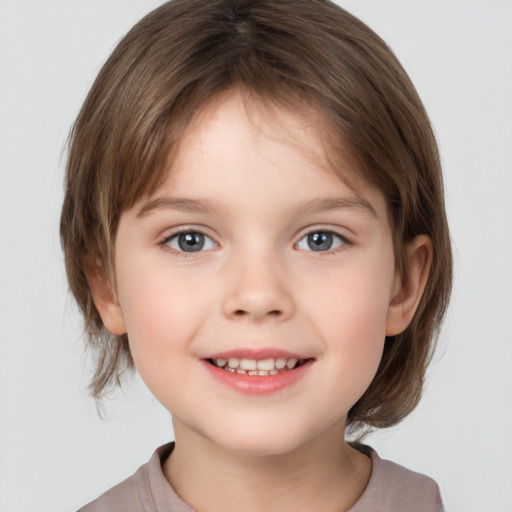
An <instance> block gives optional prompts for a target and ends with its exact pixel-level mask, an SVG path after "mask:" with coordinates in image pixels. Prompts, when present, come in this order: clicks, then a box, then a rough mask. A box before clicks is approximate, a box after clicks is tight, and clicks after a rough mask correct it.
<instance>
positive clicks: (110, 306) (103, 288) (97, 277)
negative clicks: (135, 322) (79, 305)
mask: <svg viewBox="0 0 512 512" xmlns="http://www.w3.org/2000/svg"><path fill="white" fill-rule="evenodd" d="M87 281H88V282H89V287H90V289H91V293H92V297H93V299H94V305H95V306H96V309H97V310H98V312H99V314H100V316H101V320H102V321H103V325H104V326H105V327H106V328H107V329H108V330H109V331H110V332H111V333H112V334H116V335H118V336H119V335H121V334H125V333H126V325H125V322H124V316H123V312H122V310H121V306H120V304H119V301H118V300H117V297H116V293H115V289H114V286H113V284H112V280H111V279H110V278H107V277H106V276H105V272H104V270H103V267H102V265H101V262H99V261H96V262H94V264H92V265H90V266H89V267H88V269H87Z"/></svg>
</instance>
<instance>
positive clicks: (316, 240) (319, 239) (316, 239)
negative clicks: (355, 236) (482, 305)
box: [308, 232, 332, 251]
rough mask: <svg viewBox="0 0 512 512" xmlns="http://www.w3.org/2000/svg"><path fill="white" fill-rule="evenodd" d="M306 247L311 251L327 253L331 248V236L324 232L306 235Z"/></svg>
mask: <svg viewBox="0 0 512 512" xmlns="http://www.w3.org/2000/svg"><path fill="white" fill-rule="evenodd" d="M308 245H309V247H310V248H311V250H312V251H328V250H329V249H330V248H331V246H332V234H331V233H326V232H320V233H311V234H310V235H308Z"/></svg>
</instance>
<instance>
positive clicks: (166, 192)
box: [99, 94, 399, 455]
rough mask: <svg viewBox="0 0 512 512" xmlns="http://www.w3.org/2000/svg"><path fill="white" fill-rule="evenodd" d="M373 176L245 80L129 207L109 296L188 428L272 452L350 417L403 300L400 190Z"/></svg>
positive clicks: (148, 377)
mask: <svg viewBox="0 0 512 512" xmlns="http://www.w3.org/2000/svg"><path fill="white" fill-rule="evenodd" d="M248 107H249V109H248ZM347 166H348V171H347V172H350V173H353V176H356V175H357V172H358V170H357V169H355V168H350V163H349V161H348V160H347ZM358 188H359V191H358V194H356V193H355V192H354V190H353V189H351V188H349V187H348V186H347V185H346V184H345V183H344V182H343V181H342V180H341V179H339V178H338V177H337V176H335V174H334V173H333V172H332V171H330V170H329V166H328V162H327V158H326V155H325V153H324V144H322V140H321V137H320V135H319V132H318V130H317V129H316V128H315V125H314V123H313V122H312V121H311V120H309V121H308V119H307V117H306V116H302V115H299V114H296V113H291V112H290V111H288V110H284V109H279V108H277V110H276V111H275V112H274V113H273V114H271V113H270V112H269V110H268V109H266V108H265V107H263V106H261V105H258V104H257V103H256V102H254V101H253V102H250V103H247V102H244V100H243V99H242V98H241V96H240V95H238V94H232V95H230V96H226V97H225V98H224V99H222V100H221V101H218V102H216V103H212V104H211V105H210V106H208V107H207V108H206V109H205V110H204V111H203V112H202V113H201V114H200V115H198V117H197V118H196V119H195V121H194V122H193V123H192V125H191V126H190V128H189V129H188V131H187V133H186V135H185V137H184V139H183V141H182V143H181V145H180V149H179V152H178V156H177V158H176V159H175V161H174V162H173V164H172V168H170V170H169V174H168V177H167V180H166V181H165V182H164V183H163V185H162V186H161V187H160V188H159V189H158V190H157V191H156V192H155V193H154V194H153V195H152V196H151V197H149V198H147V197H146V198H144V199H142V200H140V201H139V202H138V203H137V204H135V206H134V207H133V208H131V209H130V210H128V211H126V212H124V213H123V214H122V216H121V219H120V223H119V229H118V232H117V236H116V241H115V248H116V259H115V266H116V278H117V293H116V299H113V300H112V303H111V304H110V305H108V306H107V307H104V308H103V309H102V307H101V306H100V308H99V309H100V310H102V317H103V319H104V321H105V324H106V326H107V328H109V329H110V330H111V331H112V332H114V333H117V334H119V333H122V332H125V331H126V332H128V336H129V340H130V348H131V352H132V355H133V359H134V361H135V365H136V367H137V369H138V371H139V373H140V375H141V376H142V378H143V379H144V381H145V382H146V384H147V386H148V387H149V389H150V390H151V391H152V392H153V394H154V395H155V396H156V398H157V399H158V400H159V401H160V402H161V403H162V404H163V405H164V406H165V407H166V408H167V409H168V410H169V411H170V412H171V413H172V415H173V421H174V422H175V430H176V432H177V433H178V432H181V433H186V432H188V433H189V434H190V433H193V434H194V436H197V435H199V436H200V438H205V439H207V440H209V441H211V442H213V443H214V444H215V445H217V446H218V447H220V448H222V449H224V450H228V451H231V452H236V453H246V454H262V455H263V454H278V453H287V452H289V451H291V450H293V449H295V448H298V447H300V446H302V445H304V444H305V443H307V442H308V441H312V440H314V439H315V438H317V437H318V436H320V435H323V434H326V433H328V432H331V433H332V432H334V431H336V432H337V433H338V434H339V433H340V432H343V428H344V425H345V419H346V414H347V411H348V410H349V409H350V407H351V406H352V405H353V404H354V403H355V402H356V401H357V400H358V398H359V397H360V396H361V395H362V394H363V392H364V391H365V390H366V389H367V387H368V386H369V384H370V382H371V381H372V379H373V377H374V375H375V373H376V370H377V367H378V365H379V361H380V359H381V354H382V350H383V345H384V340H385V336H386V334H395V333H394V332H393V333H391V332H389V331H390V330H393V329H394V326H395V325H396V322H395V323H393V322H394V320H393V315H395V313H394V311H395V310H396V309H397V308H398V307H399V306H397V305H395V300H394V299H395V296H396V295H397V294H398V291H399V290H398V288H399V280H398V278H397V277H396V275H395V262H394V257H393V244H392V235H391V229H390V225H389V221H388V215H387V210H386V204H385V200H384V197H383V195H382V194H381V193H380V192H379V191H378V190H377V189H375V188H373V187H372V186H370V185H367V184H364V183H363V184H362V186H360V187H358ZM296 365H297V366H296ZM229 367H231V368H229ZM283 367H284V368H283ZM255 372H256V373H257V374H256V375H254V373H255ZM258 372H259V374H258ZM178 442H179V440H178Z"/></svg>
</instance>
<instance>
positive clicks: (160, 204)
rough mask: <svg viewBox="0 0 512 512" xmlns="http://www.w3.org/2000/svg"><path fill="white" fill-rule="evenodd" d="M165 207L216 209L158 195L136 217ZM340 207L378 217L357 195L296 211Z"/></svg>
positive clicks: (312, 203) (208, 203)
mask: <svg viewBox="0 0 512 512" xmlns="http://www.w3.org/2000/svg"><path fill="white" fill-rule="evenodd" d="M167 208H170V209H173V210H177V211H181V212H185V213H209V212H212V211H214V210H216V209H217V208H216V207H215V204H214V203H213V202H212V201H209V200H207V199H203V200H200V201H198V200H195V199H186V198H171V197H159V198H156V199H154V200H152V201H149V202H147V203H146V204H144V206H143V207H142V208H141V209H140V210H139V212H138V213H137V217H138V218H140V217H145V216H147V215H149V214H150V213H152V212H154V211H155V210H160V209H167ZM340 209H355V210H361V211H362V212H363V213H368V214H370V215H371V216H372V217H375V218H378V216H377V212H376V211H375V208H374V207H373V206H372V204H371V203H370V202H369V201H367V200H366V199H364V198H362V197H359V196H354V197H343V198H338V197H336V198H324V199H313V200H312V201H308V202H306V203H304V204H302V205H301V206H300V207H299V208H298V211H299V212H300V213H310V214H311V213H322V212H327V211H332V210H340Z"/></svg>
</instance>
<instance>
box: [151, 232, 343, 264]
mask: <svg viewBox="0 0 512 512" xmlns="http://www.w3.org/2000/svg"><path fill="white" fill-rule="evenodd" d="M187 234H193V235H196V234H197V235H201V236H202V237H204V238H207V239H209V240H210V241H211V243H212V245H213V247H209V248H207V249H206V250H211V249H213V248H215V247H218V244H217V243H216V242H215V240H214V239H213V238H212V237H211V236H209V235H207V234H206V233H204V232H203V231H201V230H200V229H184V230H181V231H175V232H173V233H171V234H170V235H167V236H165V237H164V238H163V239H162V240H161V241H160V242H159V245H160V246H162V247H163V248H164V249H165V250H168V251H170V252H172V253H173V254H176V255H178V256H180V257H183V258H190V257H194V256H196V253H201V252H204V250H203V245H202V246H201V247H200V248H199V250H197V251H184V250H179V249H176V248H174V247H171V245H170V242H171V241H172V240H173V239H177V238H178V237H179V236H181V235H187ZM317 234H323V235H326V234H327V235H331V236H332V237H335V238H338V239H339V241H340V243H339V244H338V245H337V246H336V247H334V248H329V249H326V250H319V251H315V250H314V249H301V248H300V247H299V244H300V243H301V242H302V241H303V240H305V239H307V237H309V236H311V235H317ZM204 238H203V243H204ZM308 242H309V241H307V242H306V243H308ZM333 243H334V242H333ZM350 245H352V242H351V241H350V240H349V239H348V238H347V237H346V236H345V235H342V234H341V233H339V232H338V231H335V230H332V229H326V228H322V227H317V228H314V229H310V230H309V231H307V232H306V233H304V234H303V235H302V236H301V238H300V239H299V241H298V242H296V243H295V244H294V248H297V249H299V250H303V251H305V252H313V253H317V254H318V255H319V256H324V255H328V254H333V253H335V252H337V249H339V248H340V247H346V246H350Z"/></svg>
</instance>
